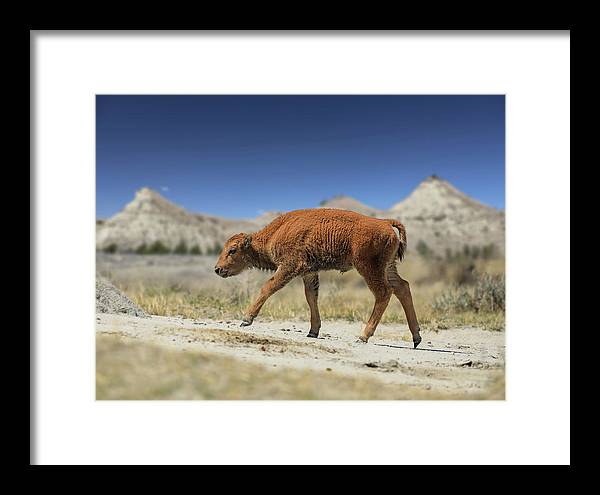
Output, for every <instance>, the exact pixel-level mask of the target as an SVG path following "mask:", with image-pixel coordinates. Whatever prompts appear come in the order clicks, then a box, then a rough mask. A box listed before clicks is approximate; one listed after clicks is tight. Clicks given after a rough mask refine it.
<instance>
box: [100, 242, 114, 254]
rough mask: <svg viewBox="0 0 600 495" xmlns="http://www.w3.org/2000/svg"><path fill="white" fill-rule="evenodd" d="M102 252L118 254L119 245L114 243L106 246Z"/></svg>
mask: <svg viewBox="0 0 600 495" xmlns="http://www.w3.org/2000/svg"><path fill="white" fill-rule="evenodd" d="M102 251H104V252H105V253H116V252H117V245H116V244H115V243H114V242H113V243H112V244H109V245H108V246H106V247H105V248H104V249H103V250H102Z"/></svg>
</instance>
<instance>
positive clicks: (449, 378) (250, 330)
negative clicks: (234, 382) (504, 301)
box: [96, 314, 504, 398]
mask: <svg viewBox="0 0 600 495" xmlns="http://www.w3.org/2000/svg"><path fill="white" fill-rule="evenodd" d="M96 323H97V325H96V328H97V330H96V331H97V334H116V335H121V336H126V337H130V338H134V339H140V340H141V341H144V342H151V343H155V344H160V345H165V346H169V347H171V348H173V347H174V348H177V349H180V350H182V351H185V350H188V349H190V350H192V349H194V350H202V351H206V352H212V353H215V354H220V355H226V356H229V357H233V358H235V359H239V360H242V361H246V362H251V363H258V364H261V365H263V366H265V367H268V368H272V369H273V371H274V372H279V373H283V372H285V371H284V370H285V369H286V368H294V369H312V370H318V371H333V372H336V373H339V374H343V375H347V376H353V377H359V376H365V377H369V378H371V379H376V380H379V381H381V382H383V383H389V384H406V385H411V386H416V387H418V388H421V389H423V390H431V391H437V392H441V393H446V392H447V393H452V394H457V393H459V394H462V395H466V396H469V395H474V396H475V395H478V396H481V395H482V394H483V395H485V394H486V393H487V391H488V389H490V390H491V389H492V388H493V389H494V391H495V392H494V394H493V395H494V397H493V398H503V397H502V394H501V396H500V397H499V396H498V383H499V382H501V381H502V380H503V376H504V333H503V332H490V331H485V330H481V329H477V328H464V329H448V330H441V331H439V332H423V333H422V335H423V341H422V343H421V344H420V346H419V348H418V349H413V348H412V342H411V341H410V336H409V335H410V334H409V333H408V330H407V329H406V328H405V327H403V326H402V325H394V326H393V327H392V326H386V325H380V326H379V328H378V329H377V332H376V334H375V336H374V337H373V338H372V339H371V340H370V341H369V343H368V344H363V343H359V342H356V336H357V335H359V333H360V330H361V327H362V324H360V323H350V322H346V321H327V322H324V323H323V328H322V329H321V335H320V336H319V338H318V339H309V338H307V337H306V334H307V333H308V332H307V328H308V327H307V324H306V323H303V322H294V321H271V322H266V321H263V322H261V321H256V322H254V323H253V325H252V326H251V327H245V328H240V327H239V326H238V322H237V321H211V320H186V319H183V318H177V317H161V316H152V317H150V318H136V317H133V316H127V315H113V314H98V315H97V322H96ZM467 398H468V397H467Z"/></svg>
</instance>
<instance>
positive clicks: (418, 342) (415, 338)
mask: <svg viewBox="0 0 600 495" xmlns="http://www.w3.org/2000/svg"><path fill="white" fill-rule="evenodd" d="M420 343H421V336H420V335H419V336H417V337H414V338H413V346H414V347H413V349H416V348H417V346H418V345H419V344H420Z"/></svg>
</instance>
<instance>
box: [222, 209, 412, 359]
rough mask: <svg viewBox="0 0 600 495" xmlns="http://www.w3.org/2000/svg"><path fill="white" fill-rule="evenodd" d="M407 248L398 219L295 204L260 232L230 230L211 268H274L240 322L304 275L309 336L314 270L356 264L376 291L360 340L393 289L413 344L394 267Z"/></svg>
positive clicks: (315, 313)
mask: <svg viewBox="0 0 600 495" xmlns="http://www.w3.org/2000/svg"><path fill="white" fill-rule="evenodd" d="M405 250H406V232H405V230H404V226H403V225H402V224H401V223H400V222H398V221H396V220H381V219H377V218H372V217H367V216H364V215H360V214H359V213H354V212H352V211H345V210H338V209H329V208H315V209H307V210H297V211H292V212H289V213H286V214H284V215H281V216H279V217H277V218H276V219H275V220H273V221H272V222H271V223H270V224H269V225H267V226H266V227H265V228H264V229H262V230H260V231H259V232H256V233H254V234H236V235H234V236H232V237H231V238H230V239H229V240H228V241H227V242H226V243H225V247H224V248H223V251H222V253H221V255H220V256H219V259H218V261H217V264H216V266H215V272H216V273H217V275H220V276H221V277H223V278H225V277H232V276H234V275H238V274H239V273H241V272H242V271H243V270H245V269H247V268H252V267H254V268H262V269H267V270H272V271H275V274H274V275H273V277H271V278H270V279H269V280H268V281H267V282H266V283H265V285H264V286H263V288H262V290H261V291H260V295H259V296H258V298H257V299H256V301H255V302H254V304H252V305H251V306H250V308H248V311H247V312H246V314H245V316H244V319H243V320H242V326H246V325H251V324H252V321H253V320H254V318H256V316H257V315H258V313H259V311H260V309H261V307H262V306H263V304H264V303H265V301H266V300H267V299H268V298H269V297H270V296H271V295H273V294H274V293H275V292H277V291H278V290H279V289H281V288H282V287H284V286H285V285H286V284H287V283H288V282H289V281H290V280H292V279H293V278H294V277H298V276H300V277H302V279H303V280H304V292H305V294H306V300H307V301H308V305H309V306H310V332H309V334H308V337H317V336H318V335H319V329H320V328H321V318H320V316H319V308H318V306H317V295H318V291H319V274H318V272H319V271H320V270H340V271H341V272H345V271H348V270H350V269H352V268H356V270H357V271H358V272H359V273H360V274H361V275H362V276H363V277H364V279H365V281H366V282H367V285H368V286H369V289H370V290H371V292H373V295H374V296H375V306H374V308H373V312H372V313H371V317H370V318H369V321H368V322H367V325H366V326H365V328H364V331H363V333H362V335H361V336H360V337H359V338H360V340H362V341H363V342H367V341H368V340H369V338H370V337H371V336H372V335H373V333H374V332H375V329H376V328H377V325H378V323H379V320H381V317H382V315H383V312H384V311H385V308H386V307H387V305H388V303H389V301H390V297H391V295H392V294H394V295H395V296H396V297H397V298H398V299H399V300H400V303H401V304H402V307H403V308H404V312H405V314H406V319H407V320H408V326H409V328H410V331H411V333H412V338H413V343H414V346H415V347H417V345H419V342H421V336H420V334H419V323H418V322H417V317H416V314H415V309H414V307H413V302H412V297H411V293H410V288H409V286H408V282H407V281H406V280H404V279H402V278H401V277H400V275H398V272H397V270H396V259H402V257H403V255H404V251H405Z"/></svg>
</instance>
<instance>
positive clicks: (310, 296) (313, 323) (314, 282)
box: [302, 273, 321, 338]
mask: <svg viewBox="0 0 600 495" xmlns="http://www.w3.org/2000/svg"><path fill="white" fill-rule="evenodd" d="M302 279H303V280H304V295H305V296H306V301H307V302H308V305H309V306H310V331H309V332H308V335H307V337H314V338H316V337H318V336H319V330H320V329H321V316H320V315H319V306H318V304H317V298H318V296H319V274H318V273H307V274H306V275H304V276H303V277H302Z"/></svg>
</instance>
